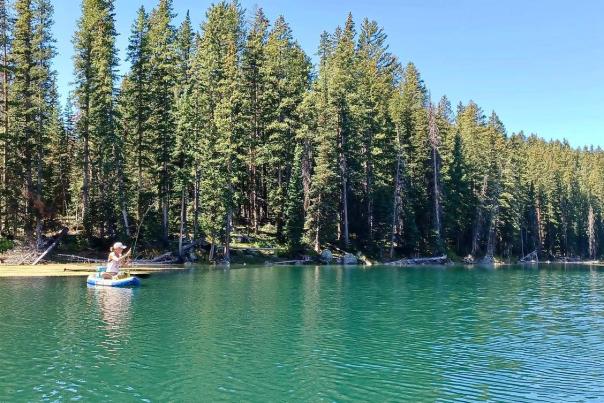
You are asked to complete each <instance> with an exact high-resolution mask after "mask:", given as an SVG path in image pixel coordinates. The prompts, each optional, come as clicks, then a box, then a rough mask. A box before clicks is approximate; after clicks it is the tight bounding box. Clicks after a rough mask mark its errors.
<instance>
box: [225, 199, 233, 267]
mask: <svg viewBox="0 0 604 403" xmlns="http://www.w3.org/2000/svg"><path fill="white" fill-rule="evenodd" d="M232 219H233V209H232V208H231V206H229V207H228V209H227V216H226V231H225V234H224V261H225V262H227V263H229V262H230V261H231V220H232Z"/></svg>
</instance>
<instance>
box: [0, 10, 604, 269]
mask: <svg viewBox="0 0 604 403" xmlns="http://www.w3.org/2000/svg"><path fill="white" fill-rule="evenodd" d="M81 12H82V14H81V17H80V19H79V21H78V25H77V31H76V32H75V34H74V37H73V43H74V48H75V56H74V59H73V61H74V90H73V92H72V94H71V96H70V99H69V100H68V102H67V105H65V106H64V107H61V106H60V105H59V99H58V96H57V88H56V71H55V70H54V68H53V64H52V60H53V58H54V57H55V54H56V51H55V48H54V39H53V37H52V30H51V28H52V24H53V18H52V15H53V9H52V4H51V2H50V1H49V0H15V2H14V5H13V6H11V7H9V5H8V4H7V3H6V1H5V0H0V48H1V49H0V58H1V59H2V76H1V77H0V80H1V92H0V94H1V97H2V102H1V104H0V117H1V119H0V121H1V125H2V128H1V130H0V133H1V135H2V138H1V140H2V141H1V144H2V149H1V152H2V161H1V162H2V164H1V173H0V174H1V175H0V176H1V178H0V179H1V197H0V213H1V219H0V224H1V227H2V228H1V230H2V233H3V234H4V235H5V236H9V235H11V236H21V235H24V236H26V237H27V238H29V239H39V238H40V237H41V236H42V234H43V233H44V232H46V231H49V230H52V229H54V228H56V227H58V226H60V225H64V224H69V225H70V226H72V227H73V228H74V229H77V230H80V231H81V233H82V234H83V235H85V236H86V238H88V239H89V240H91V241H92V240H95V239H107V238H111V239H114V238H117V237H128V236H130V237H133V236H134V233H135V232H136V230H137V229H138V228H139V224H142V229H141V232H142V235H141V236H142V237H144V238H145V240H146V241H147V242H156V243H162V244H163V245H164V246H167V245H168V243H169V242H173V241H179V244H180V245H181V250H182V242H183V240H187V239H188V240H197V239H200V238H202V237H203V238H205V239H207V240H209V241H210V242H212V244H213V246H220V249H219V248H217V247H213V248H212V252H211V254H212V256H210V258H218V257H219V256H218V255H219V254H220V255H221V256H220V258H224V259H227V260H228V259H229V256H230V250H229V244H230V240H231V235H232V233H233V231H234V230H235V228H237V231H238V232H240V231H244V232H246V233H252V234H253V233H258V232H259V231H267V230H271V231H272V232H273V233H274V234H276V237H277V239H278V241H280V242H282V243H283V244H287V245H288V247H289V248H290V250H291V251H292V253H297V252H301V251H302V250H304V249H305V248H307V249H314V250H316V251H320V250H321V249H322V248H324V247H326V245H327V246H328V245H332V244H333V245H338V246H340V247H341V248H344V249H347V250H352V249H357V250H363V251H365V252H366V253H369V254H371V255H373V256H376V257H379V258H383V259H387V258H393V257H395V256H400V255H432V254H440V253H445V252H446V253H450V254H456V255H459V256H466V255H469V254H471V255H472V256H474V257H484V256H486V257H487V258H489V257H492V256H494V255H500V256H521V255H525V254H528V253H529V252H531V251H533V250H537V251H538V252H539V253H542V254H546V255H552V256H579V257H591V258H595V257H598V256H602V254H603V251H604V247H603V246H601V242H599V240H602V239H604V223H603V207H604V152H603V151H602V150H601V149H599V148H598V149H593V148H589V149H588V148H584V149H580V150H578V149H573V148H572V147H570V146H569V144H568V143H566V142H560V141H553V142H546V141H544V140H542V139H540V138H538V137H536V136H534V135H531V136H525V135H524V134H523V133H515V134H509V133H507V132H506V129H505V127H504V125H503V124H502V122H501V121H500V119H499V118H498V116H497V115H496V114H495V113H494V112H493V113H491V114H490V115H489V116H488V117H486V116H485V114H484V112H483V111H482V110H481V109H480V107H479V106H478V105H476V104H475V103H474V102H472V101H470V102H468V103H467V104H465V105H464V104H459V105H458V106H457V107H456V108H455V110H454V108H453V107H452V106H451V104H450V103H449V101H448V100H447V98H446V97H443V98H442V99H440V100H438V101H437V102H436V101H433V100H432V99H431V98H430V94H429V91H428V89H427V87H426V86H425V84H424V82H423V81H422V79H421V76H420V73H419V71H418V70H417V68H416V67H415V66H414V65H413V64H411V63H409V64H407V65H404V66H403V65H402V64H401V63H400V61H399V59H398V58H397V57H396V56H395V55H393V54H391V53H390V52H389V51H388V45H387V38H386V34H385V33H384V31H383V30H382V28H381V27H380V26H379V25H378V24H377V23H376V22H375V21H370V20H367V19H366V20H363V21H362V22H361V23H360V24H358V25H357V24H355V21H354V20H353V18H352V17H351V16H349V17H348V19H347V20H346V21H345V24H344V25H343V27H341V28H337V29H336V31H335V32H333V33H327V32H324V33H323V34H321V37H320V45H319V48H318V64H317V65H316V66H313V65H312V63H311V60H310V58H309V56H308V55H307V54H305V52H304V51H303V50H302V49H301V47H300V45H299V44H298V43H297V42H296V40H295V39H294V37H293V34H292V32H291V29H290V27H289V26H288V24H287V22H286V21H285V19H284V18H283V17H279V18H277V19H276V20H275V21H273V22H271V21H269V20H268V19H267V17H266V16H265V15H264V14H263V12H262V10H261V9H258V10H256V11H255V14H254V15H252V16H250V17H249V18H247V17H246V14H245V13H244V10H243V9H242V8H241V7H240V5H239V4H238V3H237V2H225V1H223V2H219V3H217V4H215V5H213V6H211V7H210V8H209V9H208V10H207V12H206V18H205V20H204V22H203V23H202V25H201V27H199V29H197V28H196V27H193V26H192V24H191V20H190V18H189V14H188V13H187V15H186V16H185V17H184V19H182V22H181V23H180V24H178V26H177V24H176V23H175V18H176V16H175V14H174V11H173V9H172V2H171V1H170V0H159V1H158V4H157V6H156V7H155V8H154V9H153V10H149V11H147V10H145V9H144V8H142V7H141V8H140V9H139V11H138V16H137V18H136V20H135V21H133V24H132V30H131V32H130V36H129V46H128V49H127V60H126V62H127V63H128V64H129V66H130V69H129V71H128V73H127V74H126V75H125V76H124V77H119V76H118V73H117V67H118V63H119V62H120V61H119V60H118V57H117V49H116V45H115V38H116V35H117V32H116V29H115V18H114V8H113V1H112V0H83V1H82V6H81ZM195 12H200V11H199V10H196V11H195Z"/></svg>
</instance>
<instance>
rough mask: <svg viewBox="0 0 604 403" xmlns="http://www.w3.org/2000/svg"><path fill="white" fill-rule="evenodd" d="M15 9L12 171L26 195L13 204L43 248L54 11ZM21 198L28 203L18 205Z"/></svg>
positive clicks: (34, 1)
mask: <svg viewBox="0 0 604 403" xmlns="http://www.w3.org/2000/svg"><path fill="white" fill-rule="evenodd" d="M15 10H16V14H17V16H16V21H15V28H14V42H13V47H12V51H11V54H10V57H11V59H12V64H13V69H14V77H13V82H12V87H13V91H14V92H13V100H12V103H13V105H14V107H13V111H12V115H13V119H12V121H13V126H12V130H11V131H12V139H11V142H12V144H14V145H15V147H14V152H15V153H16V155H14V156H13V157H12V158H11V160H12V162H13V164H14V165H13V166H12V167H11V169H15V171H13V175H15V177H14V180H15V181H22V182H21V184H19V183H18V182H17V183H15V184H16V185H17V186H19V187H21V188H22V189H25V192H26V193H25V194H26V197H25V200H14V201H13V206H14V207H17V209H18V213H20V215H22V219H21V222H22V223H23V227H24V229H25V233H26V235H27V236H29V237H31V236H33V235H34V234H35V238H36V240H37V245H38V247H39V246H40V245H41V244H40V242H41V237H42V230H43V220H44V219H45V218H46V217H47V216H48V215H49V210H48V206H47V205H46V202H47V201H48V200H45V198H44V193H43V182H44V177H45V172H46V167H45V164H44V163H45V155H46V151H47V149H48V139H49V134H50V133H49V126H51V124H52V117H53V110H54V108H55V107H56V99H55V98H54V97H53V94H54V90H55V87H54V86H55V73H54V71H53V70H52V68H51V61H52V58H53V57H54V55H55V49H54V44H53V43H54V39H53V37H52V34H51V27H52V23H53V20H52V13H53V10H52V6H51V5H50V3H49V2H48V1H47V0H21V1H18V2H17V3H16V4H15ZM17 175H18V177H17ZM14 196H16V195H14ZM19 199H21V198H19ZM20 201H23V202H25V203H24V205H22V206H20Z"/></svg>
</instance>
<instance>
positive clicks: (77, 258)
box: [57, 254, 105, 263]
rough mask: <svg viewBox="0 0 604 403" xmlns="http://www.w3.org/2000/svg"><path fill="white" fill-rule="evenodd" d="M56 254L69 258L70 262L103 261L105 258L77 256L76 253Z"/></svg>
mask: <svg viewBox="0 0 604 403" xmlns="http://www.w3.org/2000/svg"><path fill="white" fill-rule="evenodd" d="M57 256H60V257H63V258H66V259H67V260H69V261H71V262H78V263H105V260H103V259H94V258H88V257H83V256H77V255H64V254H57Z"/></svg>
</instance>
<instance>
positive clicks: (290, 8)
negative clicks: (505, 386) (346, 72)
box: [54, 0, 604, 147]
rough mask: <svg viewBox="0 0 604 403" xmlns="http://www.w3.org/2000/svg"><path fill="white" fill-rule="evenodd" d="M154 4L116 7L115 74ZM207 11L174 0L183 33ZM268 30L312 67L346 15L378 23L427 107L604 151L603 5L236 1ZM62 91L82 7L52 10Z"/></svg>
mask: <svg viewBox="0 0 604 403" xmlns="http://www.w3.org/2000/svg"><path fill="white" fill-rule="evenodd" d="M156 3H157V0H116V2H115V13H116V28H117V31H118V32H119V33H120V36H119V37H118V39H117V47H118V49H119V54H120V60H121V65H120V70H119V71H120V73H122V74H123V73H124V72H126V71H127V69H128V65H127V63H126V61H125V49H126V47H127V43H128V35H129V33H130V28H131V25H132V22H133V21H134V18H135V15H136V11H137V9H138V8H139V7H140V6H141V5H143V6H144V7H145V8H146V9H147V10H151V9H152V8H153V7H154V6H155V4H156ZM211 3H212V1H207V0H173V5H174V11H175V12H176V13H177V14H178V16H177V17H176V21H175V24H178V23H180V21H181V20H182V18H183V16H184V15H185V13H186V11H187V10H190V13H191V18H192V20H193V23H194V25H195V27H197V28H198V27H199V26H200V24H201V22H202V21H203V19H204V18H205V12H206V10H207V8H208V7H209V5H210V4H211ZM241 4H242V6H243V7H244V8H245V9H246V10H247V13H248V16H251V15H252V14H253V11H254V10H255V9H256V8H257V7H262V8H263V10H264V11H265V13H266V15H267V16H268V17H269V18H270V19H271V20H274V19H275V18H276V17H277V16H279V15H283V16H284V17H285V19H286V21H288V22H289V24H290V26H291V28H292V31H293V34H294V37H295V38H296V39H297V40H298V41H299V43H300V45H301V46H302V48H303V49H304V50H305V51H306V52H307V53H308V54H309V55H311V56H312V57H313V61H315V62H316V55H315V54H316V49H317V46H318V43H319V36H320V34H321V32H322V31H328V32H333V31H334V29H335V28H336V27H337V26H338V25H343V24H344V22H345V20H346V16H347V15H348V13H349V12H352V15H353V16H354V18H355V20H356V21H357V26H359V25H360V23H361V21H362V19H363V18H365V17H367V18H369V19H372V20H376V21H377V22H378V24H379V25H380V26H382V27H383V28H384V30H385V32H386V34H387V35H388V43H389V45H390V50H391V52H392V53H394V54H395V55H397V56H398V58H399V59H400V61H401V62H402V63H407V62H410V61H411V62H413V63H414V64H415V65H416V66H417V67H418V69H419V71H420V73H421V74H422V78H423V79H424V81H425V83H426V85H427V87H428V89H429V90H430V93H431V96H432V98H433V100H435V101H438V99H439V98H440V97H441V96H442V95H447V97H448V98H449V99H450V100H451V103H452V104H453V107H454V109H455V105H456V104H457V103H459V102H460V101H461V102H463V103H464V104H465V103H467V102H468V101H469V100H473V101H475V102H476V103H477V104H478V105H479V106H480V107H482V109H483V110H484V111H485V114H487V115H489V114H490V113H491V111H493V110H494V111H495V112H497V114H498V115H499V117H500V118H501V120H502V121H503V122H504V124H505V126H506V128H507V130H508V132H509V133H514V132H518V131H520V130H524V132H525V133H527V134H530V133H536V134H538V135H539V136H541V137H544V138H546V139H563V138H566V139H568V141H569V142H570V144H571V145H572V146H574V147H581V146H584V145H589V144H593V145H596V146H597V145H599V146H602V147H604V24H602V23H601V18H602V15H604V1H601V0H576V1H568V0H565V1H561V0H505V1H498V0H454V1H451V0H400V1H397V0H370V1H367V0H365V1H363V0H346V1H344V0H340V1H336V0H332V1H329V0H322V1H317V0H304V1H291V0H290V1H286V0H262V1H258V0H256V1H248V0H243V1H241ZM54 6H55V26H54V32H55V36H56V39H57V44H56V45H57V51H58V56H57V58H56V60H55V66H56V69H57V71H58V82H59V90H60V91H61V93H62V94H63V97H65V96H66V94H67V93H68V92H69V89H70V86H71V82H72V80H73V78H72V77H73V63H72V56H73V45H72V43H71V39H72V37H73V33H74V31H75V28H76V22H77V19H78V18H79V14H80V1H79V0H54Z"/></svg>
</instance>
